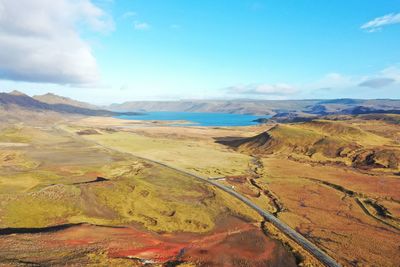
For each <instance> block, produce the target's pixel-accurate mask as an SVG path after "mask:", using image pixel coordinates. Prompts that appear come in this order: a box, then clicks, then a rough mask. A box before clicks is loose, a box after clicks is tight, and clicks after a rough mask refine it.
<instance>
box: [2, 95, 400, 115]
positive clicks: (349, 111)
mask: <svg viewBox="0 0 400 267" xmlns="http://www.w3.org/2000/svg"><path fill="white" fill-rule="evenodd" d="M18 109H22V110H30V111H40V112H43V111H52V112H56V113H63V114H79V115H87V116H115V115H121V114H129V115H134V114H137V113H138V112H151V111H174V112H215V113H236V114H256V115H260V116H263V115H268V116H272V120H275V121H277V122H296V121H307V120H311V119H312V118H315V117H318V116H326V115H358V114H374V113H377V114H379V113H395V114H400V100H393V99H370V100H363V99H347V98H346V99H331V100H322V99H311V100H184V101H183V100H182V101H130V102H125V103H122V104H112V105H110V106H106V107H98V106H95V105H92V104H89V103H85V102H80V101H76V100H73V99H70V98H67V97H63V96H58V95H55V94H51V93H47V94H44V95H38V96H33V97H30V96H28V95H26V94H24V93H21V92H18V91H13V92H11V93H0V110H6V111H7V110H9V111H10V110H18Z"/></svg>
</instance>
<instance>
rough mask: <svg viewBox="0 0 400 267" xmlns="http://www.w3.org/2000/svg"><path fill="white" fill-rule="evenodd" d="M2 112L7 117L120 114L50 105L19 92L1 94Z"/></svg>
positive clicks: (63, 105)
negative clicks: (39, 114)
mask: <svg viewBox="0 0 400 267" xmlns="http://www.w3.org/2000/svg"><path fill="white" fill-rule="evenodd" d="M0 111H1V113H4V114H5V115H6V116H8V115H17V114H25V113H26V112H27V111H29V113H32V112H36V113H43V112H53V113H59V114H76V115H85V116H115V115H119V114H120V113H116V112H112V111H109V110H101V109H89V108H83V107H78V106H74V105H69V104H48V103H45V102H41V101H39V100H37V99H34V98H32V97H30V96H28V95H26V94H23V93H21V92H18V91H13V92H11V93H0Z"/></svg>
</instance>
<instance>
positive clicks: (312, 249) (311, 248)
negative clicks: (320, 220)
mask: <svg viewBox="0 0 400 267" xmlns="http://www.w3.org/2000/svg"><path fill="white" fill-rule="evenodd" d="M56 128H57V129H59V128H58V127H56ZM59 130H61V129H59ZM62 131H64V132H65V130H62ZM86 140H87V139H86ZM87 141H90V140H87ZM91 142H92V143H95V144H97V145H99V146H101V147H104V148H106V149H111V150H115V151H118V152H122V153H127V154H131V155H132V156H134V157H136V158H138V159H142V160H145V161H149V162H153V163H155V164H158V165H161V166H164V167H166V168H169V169H172V170H175V171H177V172H180V173H183V174H186V175H188V176H191V177H193V178H196V179H198V180H201V181H203V182H205V183H208V184H211V185H213V186H215V187H217V188H219V189H221V190H223V191H225V192H227V193H228V194H230V195H232V196H234V197H236V198H237V199H239V200H240V201H242V202H243V203H245V204H246V205H248V206H249V207H250V208H252V209H254V210H255V211H256V212H258V213H259V214H260V215H261V216H262V217H263V218H264V219H265V220H266V221H269V222H270V223H272V224H273V225H274V226H275V227H276V228H278V229H279V230H280V231H282V232H283V233H284V234H286V235H287V236H289V237H290V238H291V239H293V240H294V241H295V242H296V243H298V244H299V245H300V246H301V247H303V248H304V249H305V250H307V251H308V252H309V253H311V254H312V255H313V256H314V257H315V258H316V259H317V260H319V261H320V262H321V263H322V264H323V265H325V266H327V267H341V265H340V264H339V263H337V262H336V261H335V260H334V259H333V258H332V257H330V256H329V255H328V254H326V253H325V252H324V251H322V250H321V249H320V248H318V247H317V246H316V245H314V244H313V243H311V242H310V241H309V240H307V239H306V238H305V237H304V236H302V235H301V234H299V233H298V232H296V231H295V230H294V229H292V228H290V227H289V226H288V225H287V224H285V223H284V222H282V221H281V220H279V219H278V218H276V217H275V216H274V215H272V214H271V213H269V212H268V211H265V210H263V209H261V208H260V207H259V206H257V205H256V204H254V203H253V202H251V201H250V200H249V199H248V198H246V197H244V196H242V195H241V194H239V193H237V192H236V191H234V190H233V189H231V188H229V187H227V186H224V185H222V184H219V183H218V182H216V181H213V180H210V179H208V178H207V177H202V176H199V175H196V174H194V173H191V172H189V171H186V170H183V169H179V168H176V167H174V166H171V165H168V164H165V163H163V162H159V161H156V160H152V159H149V158H145V157H141V156H138V155H136V154H134V153H130V152H126V151H120V150H118V149H115V148H111V147H108V146H104V145H102V144H99V143H98V142H95V141H91Z"/></svg>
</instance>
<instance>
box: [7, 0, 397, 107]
mask: <svg viewBox="0 0 400 267" xmlns="http://www.w3.org/2000/svg"><path fill="white" fill-rule="evenodd" d="M21 1H27V2H29V5H32V7H31V8H30V9H28V10H30V11H31V12H30V13H31V14H30V16H31V17H30V21H32V20H35V10H37V11H38V12H37V13H38V14H40V12H39V10H42V11H43V12H45V14H47V16H46V15H45V16H44V17H45V19H43V18H42V17H43V15H41V16H42V17H41V18H40V20H43V21H42V23H39V22H38V23H36V24H35V23H34V25H32V23H31V22H29V21H26V24H24V21H23V20H24V19H25V18H26V20H27V19H28V18H29V17H27V16H26V14H25V13H24V12H27V11H26V10H22V9H21V6H22V5H16V4H13V2H15V1H13V0H0V29H3V30H0V50H1V49H2V48H3V51H7V53H5V52H3V53H2V52H0V61H1V62H3V64H1V63H0V77H1V78H2V80H0V90H2V91H9V90H11V89H17V90H22V91H24V92H27V93H28V94H41V93H45V92H47V91H50V92H53V93H57V94H61V95H65V96H70V97H73V98H76V99H81V100H85V101H90V102H94V103H104V104H105V103H111V102H121V101H127V100H160V99H165V100H176V99H193V98H195V99H215V98H217V99H227V98H255V99H300V98H343V97H353V98H400V49H399V48H398V47H400V1H398V0H368V1H364V0H335V1H314V0H286V1H278V0H274V1H272V0H271V1H267V0H265V1H261V0H260V1H252V0H193V1H184V0H130V1H122V0H114V1H111V0H102V1H100V0H98V1H90V0H81V1H79V0H60V2H62V4H59V3H58V1H49V0H21ZM53 2H57V3H53ZM35 8H36V9H35ZM65 10H67V12H65ZM2 11H3V12H2ZM58 12H59V13H58ZM65 13H66V14H67V15H65ZM1 14H3V16H2V15H1ZM4 14H7V15H4ZM32 14H33V15H32ZM57 14H62V16H61V17H62V18H61V19H57V21H53V20H54V17H56V16H55V15H57ZM38 16H39V15H38ZM2 17H3V18H2ZM15 21H22V22H21V23H18V25H16V22H15ZM35 21H39V19H38V20H35ZM46 25H54V27H53V26H52V27H50V28H49V27H47V26H46ZM4 29H5V30H4ZM21 32H23V33H24V34H21ZM27 33H29V34H27ZM43 36H48V37H43ZM2 40H6V41H4V42H1V41H2ZM21 42H23V45H22V44H21ZM1 43H3V45H2V44H1ZM27 43H28V44H31V43H32V46H29V47H27V45H26V44H27ZM2 46H3V47H2ZM43 47H44V48H43ZM54 51H56V52H54ZM37 55H39V56H40V57H38V56H37ZM38 58H39V59H38ZM12 62H17V63H18V64H17V63H16V64H15V66H13V63H12ZM21 70H22V71H21Z"/></svg>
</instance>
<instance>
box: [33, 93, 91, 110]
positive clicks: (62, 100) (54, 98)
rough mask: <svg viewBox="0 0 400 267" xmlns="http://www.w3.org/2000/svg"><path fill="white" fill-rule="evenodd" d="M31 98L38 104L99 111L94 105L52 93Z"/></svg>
mask: <svg viewBox="0 0 400 267" xmlns="http://www.w3.org/2000/svg"><path fill="white" fill-rule="evenodd" d="M32 98H34V99H36V100H38V101H40V102H43V103H47V104H64V105H70V106H74V107H80V108H87V109H99V108H98V107H96V106H95V105H92V104H89V103H85V102H81V101H77V100H74V99H71V98H68V97H64V96H59V95H55V94H52V93H47V94H44V95H35V96H33V97H32Z"/></svg>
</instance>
